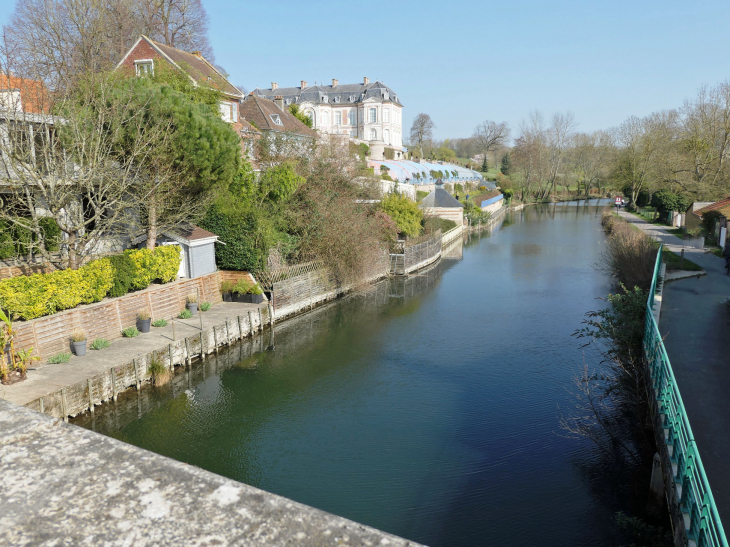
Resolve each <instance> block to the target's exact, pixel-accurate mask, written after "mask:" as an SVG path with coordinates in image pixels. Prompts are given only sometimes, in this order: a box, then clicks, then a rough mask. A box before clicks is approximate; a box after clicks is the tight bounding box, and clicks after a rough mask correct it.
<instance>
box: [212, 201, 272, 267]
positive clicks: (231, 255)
mask: <svg viewBox="0 0 730 547" xmlns="http://www.w3.org/2000/svg"><path fill="white" fill-rule="evenodd" d="M265 224H266V220H265V219H262V218H260V215H259V214H257V212H256V211H245V210H244V211H236V212H230V211H225V212H224V211H223V210H222V209H221V208H220V207H219V206H217V205H214V206H213V207H211V208H210V209H209V210H208V213H207V214H206V216H205V218H204V219H203V221H202V222H201V223H200V226H201V227H202V228H205V229H206V230H210V231H211V232H213V233H215V234H218V238H219V240H220V241H221V242H222V243H225V245H216V246H215V262H216V264H217V265H218V267H219V268H220V269H223V270H234V271H254V270H258V269H260V268H262V267H263V265H264V264H265V260H266V257H267V256H268V253H269V243H270V242H269V241H267V238H266V237H255V236H256V235H258V234H264V235H266V229H265Z"/></svg>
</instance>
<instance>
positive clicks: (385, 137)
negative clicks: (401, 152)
mask: <svg viewBox="0 0 730 547" xmlns="http://www.w3.org/2000/svg"><path fill="white" fill-rule="evenodd" d="M383 140H384V141H385V144H390V131H388V130H387V129H386V130H385V131H383Z"/></svg>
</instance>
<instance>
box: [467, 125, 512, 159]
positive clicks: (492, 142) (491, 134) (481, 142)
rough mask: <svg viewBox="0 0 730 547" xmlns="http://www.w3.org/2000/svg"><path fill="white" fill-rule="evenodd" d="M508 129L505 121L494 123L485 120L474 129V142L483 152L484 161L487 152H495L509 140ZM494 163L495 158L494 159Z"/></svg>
mask: <svg viewBox="0 0 730 547" xmlns="http://www.w3.org/2000/svg"><path fill="white" fill-rule="evenodd" d="M509 135H510V129H509V126H508V125H507V124H506V123H505V122H501V123H496V122H493V121H491V120H485V121H483V122H482V123H480V124H479V125H478V126H477V127H476V128H475V129H474V136H473V139H474V142H475V143H476V146H477V147H478V148H479V150H480V151H481V152H482V153H483V154H484V161H485V162H486V161H487V154H488V153H489V152H496V151H497V150H498V149H500V148H502V147H503V146H504V145H505V144H507V141H508V140H509ZM495 163H496V160H495Z"/></svg>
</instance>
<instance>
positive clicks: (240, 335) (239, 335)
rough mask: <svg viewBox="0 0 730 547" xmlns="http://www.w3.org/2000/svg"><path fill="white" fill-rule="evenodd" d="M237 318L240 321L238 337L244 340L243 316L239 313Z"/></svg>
mask: <svg viewBox="0 0 730 547" xmlns="http://www.w3.org/2000/svg"><path fill="white" fill-rule="evenodd" d="M236 320H237V321H238V339H239V340H243V325H242V324H241V316H240V315H237V316H236Z"/></svg>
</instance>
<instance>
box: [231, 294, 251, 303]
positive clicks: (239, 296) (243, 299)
mask: <svg viewBox="0 0 730 547" xmlns="http://www.w3.org/2000/svg"><path fill="white" fill-rule="evenodd" d="M247 296H248V295H247V294H239V293H233V301H234V302H248V300H246V297H247Z"/></svg>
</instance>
